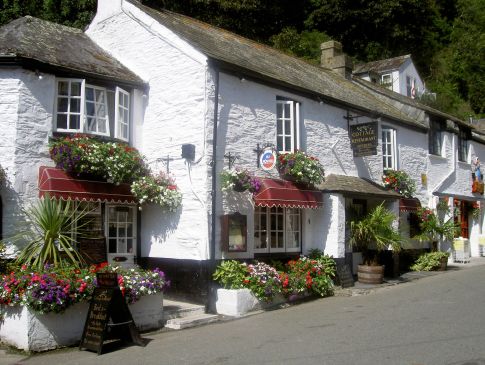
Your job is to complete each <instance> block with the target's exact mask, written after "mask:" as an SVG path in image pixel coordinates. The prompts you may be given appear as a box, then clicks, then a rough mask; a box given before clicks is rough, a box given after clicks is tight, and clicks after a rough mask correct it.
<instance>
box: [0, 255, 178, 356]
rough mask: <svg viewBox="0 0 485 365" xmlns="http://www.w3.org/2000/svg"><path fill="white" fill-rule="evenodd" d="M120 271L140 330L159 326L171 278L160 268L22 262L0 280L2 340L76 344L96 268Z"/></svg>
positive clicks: (27, 346)
mask: <svg viewBox="0 0 485 365" xmlns="http://www.w3.org/2000/svg"><path fill="white" fill-rule="evenodd" d="M98 271H111V272H117V273H118V282H119V283H120V289H121V291H122V293H123V295H124V296H125V299H126V301H127V302H128V304H129V306H130V312H131V314H132V316H133V319H134V321H135V324H136V325H137V327H138V328H139V329H140V330H148V329H155V328H160V327H161V325H162V319H163V317H162V314H163V312H162V308H163V305H162V304H163V303H162V301H163V291H164V290H165V289H166V288H167V287H168V285H169V282H168V281H167V280H166V279H165V276H164V274H163V272H161V271H160V270H158V269H155V270H153V271H146V270H141V269H130V270H122V269H120V268H119V267H112V266H104V265H103V264H102V265H98V266H91V267H90V268H83V269H78V268H73V267H54V266H49V265H47V266H46V267H45V268H44V270H43V271H41V272H40V271H37V270H33V269H31V268H28V267H26V266H22V267H21V268H19V269H18V270H16V271H15V272H11V273H10V274H8V275H4V276H3V277H2V278H1V284H0V309H1V314H2V323H1V326H0V340H1V341H2V342H3V343H7V344H9V345H12V346H14V347H16V348H18V349H21V350H25V351H46V350H50V349H54V348H58V347H61V346H69V345H74V344H76V343H79V341H80V339H81V335H82V331H83V328H84V323H85V320H86V316H87V312H88V308H89V300H90V299H91V296H92V294H93V291H94V288H95V286H96V272H98Z"/></svg>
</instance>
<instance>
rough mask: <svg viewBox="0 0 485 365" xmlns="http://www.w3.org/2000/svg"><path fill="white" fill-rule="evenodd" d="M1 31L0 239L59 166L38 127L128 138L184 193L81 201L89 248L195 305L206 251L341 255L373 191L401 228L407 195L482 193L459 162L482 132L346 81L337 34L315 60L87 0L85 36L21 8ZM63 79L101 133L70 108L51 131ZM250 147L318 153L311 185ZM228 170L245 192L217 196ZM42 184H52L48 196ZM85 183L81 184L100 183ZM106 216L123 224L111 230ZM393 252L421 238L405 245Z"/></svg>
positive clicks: (477, 146)
mask: <svg viewBox="0 0 485 365" xmlns="http://www.w3.org/2000/svg"><path fill="white" fill-rule="evenodd" d="M28 29H30V30H28ZM1 32H3V33H1ZM49 32H52V33H49ZM0 34H6V35H8V34H13V35H17V36H18V37H19V38H16V39H12V40H10V41H9V38H4V39H7V41H6V42H3V43H2V42H1V41H0V55H1V57H0V85H2V88H1V90H2V93H1V94H0V111H1V115H2V117H1V118H0V128H1V130H2V133H4V135H5V137H6V138H3V141H4V143H2V144H1V145H0V152H1V153H0V165H1V166H3V167H4V168H6V170H7V174H8V184H7V185H6V186H4V187H2V188H1V190H0V192H1V198H2V211H3V217H2V227H3V228H2V229H3V233H4V235H5V236H8V235H9V234H10V233H12V232H14V231H15V221H16V220H18V219H21V218H20V216H19V214H20V213H19V207H20V206H24V205H26V204H28V203H31V202H33V201H34V200H35V199H36V198H37V197H38V195H39V185H38V181H39V178H40V176H39V174H40V173H42V172H43V171H44V170H45V168H41V167H42V166H47V169H48V171H49V172H50V174H51V175H52V176H54V175H55V174H56V173H59V171H56V169H54V168H53V165H54V164H53V162H52V161H50V159H49V155H48V150H47V143H48V140H49V138H52V137H53V136H56V135H63V134H69V133H74V132H83V133H88V134H93V135H97V136H99V135H102V136H101V138H105V139H114V140H123V141H128V142H129V143H130V144H131V145H132V146H134V147H136V148H137V149H138V150H140V151H141V152H142V154H143V155H145V156H146V159H147V161H148V162H149V163H150V166H151V167H152V169H153V170H156V169H163V170H166V169H168V170H169V172H170V174H171V175H172V176H174V178H175V179H176V182H177V185H178V186H179V188H180V189H181V192H182V193H183V202H182V206H181V208H180V209H179V210H178V211H176V212H167V211H163V210H162V209H161V208H158V207H156V206H146V205H144V206H143V209H142V210H141V211H140V210H137V209H136V206H137V204H136V201H134V200H133V199H132V197H131V198H130V197H129V193H127V192H126V191H116V192H114V193H116V198H112V197H111V196H110V195H106V194H105V195H103V196H101V197H98V198H97V197H94V198H93V197H91V196H90V197H89V199H90V200H91V201H92V202H93V204H98V206H99V209H98V213H97V219H98V220H99V222H100V224H99V227H100V240H99V242H98V246H97V247H103V248H102V250H101V251H102V252H101V254H102V253H103V252H106V256H105V257H106V258H107V259H108V260H113V259H114V258H119V257H120V256H121V257H126V258H127V262H128V263H129V262H134V261H135V260H136V262H138V263H139V264H141V265H144V266H147V267H155V266H158V267H161V268H163V270H164V271H166V273H167V276H168V277H169V278H170V279H171V280H172V283H173V290H174V292H180V293H184V294H187V295H190V296H191V297H192V299H196V300H198V301H201V302H206V300H207V299H208V296H209V294H210V292H211V290H210V287H211V286H210V282H211V280H210V277H211V272H212V270H213V268H214V266H215V264H216V263H217V260H220V259H227V258H236V259H246V260H251V259H271V258H274V259H278V258H280V259H283V258H289V257H295V256H298V255H300V254H305V253H307V252H308V251H309V250H310V249H312V248H318V249H321V250H324V251H325V253H328V254H330V255H333V257H335V258H336V259H337V260H338V261H339V262H341V263H344V262H347V263H349V264H350V263H351V262H352V248H351V247H349V245H348V243H347V240H348V237H347V229H346V228H347V223H348V221H349V217H352V214H353V213H355V212H361V213H362V212H364V211H365V210H368V209H370V208H372V207H373V206H375V205H377V204H379V203H381V202H382V201H384V202H385V203H386V206H387V207H388V208H390V209H392V210H393V211H394V212H396V213H400V227H401V231H402V232H403V235H405V236H409V235H410V230H412V227H411V228H410V226H412V225H413V224H414V223H413V220H412V219H410V218H409V217H410V215H412V214H411V213H413V212H414V211H415V210H416V206H417V204H418V203H417V201H419V202H420V204H422V205H429V206H431V207H434V206H435V205H436V203H437V200H438V197H445V196H446V197H449V202H450V205H453V204H454V202H459V203H460V204H462V203H461V202H471V201H477V200H481V199H482V196H481V195H477V194H473V193H472V192H471V185H472V179H471V174H470V161H471V158H472V156H473V155H476V156H480V157H482V156H484V155H485V151H484V150H483V148H484V144H483V143H484V139H483V137H482V136H481V135H479V134H477V132H475V131H474V128H473V127H472V126H471V125H468V124H467V123H465V122H463V121H460V120H458V119H456V118H453V117H452V116H449V115H446V114H443V113H441V112H438V111H436V110H433V109H431V108H428V107H425V106H423V105H420V104H418V103H417V102H415V101H414V100H411V99H409V98H405V99H406V100H403V99H401V98H399V97H394V96H392V95H389V94H388V93H387V90H384V91H383V90H382V88H380V87H378V86H376V85H375V84H372V83H370V82H366V81H364V80H361V79H357V78H355V79H353V78H352V77H351V73H352V70H351V67H350V65H351V63H350V62H349V61H348V58H347V57H346V56H345V55H343V54H342V53H341V46H340V45H339V44H338V43H336V42H330V43H327V44H325V45H324V46H322V49H328V50H330V51H331V52H330V53H329V54H326V55H325V57H322V60H323V58H325V60H326V61H325V63H324V64H323V67H318V66H314V65H310V64H308V63H306V62H304V61H301V60H299V59H296V58H294V57H290V56H287V55H285V54H283V53H281V52H279V51H277V50H274V49H272V48H270V47H267V46H264V45H261V44H258V43H255V42H253V41H250V40H248V39H245V38H242V37H240V36H237V35H235V34H232V33H230V32H227V31H224V30H222V29H219V28H216V27H213V26H210V25H208V24H205V23H202V22H199V21H196V20H194V19H191V18H189V17H186V16H182V15H179V14H175V13H172V12H168V11H155V10H153V9H150V8H148V7H146V6H143V5H141V4H140V3H138V2H137V1H135V0H99V1H98V12H97V14H96V16H95V18H94V19H93V21H92V23H91V24H90V26H89V28H88V29H87V30H86V32H85V34H83V33H81V32H79V31H77V30H73V29H70V28H66V27H62V26H59V25H54V24H52V23H47V22H44V21H40V20H38V19H33V18H29V17H26V18H22V19H19V20H16V21H14V22H12V23H10V24H8V25H6V26H4V27H3V28H2V30H0ZM23 37H27V38H25V39H26V40H25V41H24V40H23V39H24V38H23ZM66 37H67V38H66ZM70 37H77V38H75V39H73V38H70ZM13 40H15V42H16V43H13ZM66 44H70V46H69V48H68V49H67V50H66V49H65V48H63V47H65V46H66ZM13 45H16V46H13ZM20 45H22V47H20ZM66 53H67V54H66ZM64 57H65V58H64ZM71 61H72V62H71ZM99 63H102V65H100V64H99ZM332 69H333V70H332ZM335 71H336V72H335ZM68 87H69V88H70V90H78V91H77V94H75V95H74V94H71V95H70V96H69V97H70V98H71V99H76V100H79V101H80V105H85V103H88V102H89V100H88V97H87V90H89V89H96V90H98V91H100V92H101V93H105V95H106V99H107V109H108V110H109V111H110V113H111V114H110V115H109V118H108V119H106V123H108V122H109V124H106V125H105V128H104V129H103V130H104V133H99V130H97V131H94V130H90V129H89V128H88V126H87V125H84V124H83V122H82V120H83V119H82V118H83V117H84V116H83V115H82V113H78V114H77V116H79V118H80V119H79V120H80V121H81V122H78V123H77V124H76V123H74V124H73V125H71V124H69V127H66V123H65V122H64V121H63V119H62V118H63V117H60V115H65V113H64V114H63V110H61V109H59V99H60V98H61V96H62V97H64V95H63V94H62V95H61V90H64V89H65V88H68ZM79 90H83V91H79ZM71 92H72V93H74V91H71ZM74 96H76V98H75V97H74ZM122 96H126V98H124V99H123V97H122ZM71 99H70V101H72V100H71ZM76 102H77V101H76ZM110 103H111V104H110ZM120 103H121V104H123V105H120ZM56 105H57V108H56ZM120 107H124V108H125V110H128V113H126V114H129V118H128V119H124V120H121V121H120V120H118V119H117V117H119V113H116V110H117V109H118V108H120ZM119 123H124V124H125V125H127V128H125V129H123V130H124V131H126V134H119V132H117V131H119V130H120V129H119V128H117V127H116V126H117V125H119ZM365 123H371V124H372V125H373V126H375V127H376V128H377V134H376V135H375V137H376V138H377V142H378V143H377V149H376V152H375V154H373V155H369V156H365V157H354V154H353V150H352V147H351V143H350V138H349V130H350V128H351V127H352V126H355V125H361V124H365ZM108 130H109V132H108ZM263 146H272V148H273V149H274V150H276V151H277V152H279V153H285V152H291V151H295V150H297V149H301V150H304V151H306V152H307V153H308V154H310V155H312V156H315V157H317V158H318V159H319V160H320V162H321V163H322V165H323V166H324V168H325V173H326V181H325V183H324V184H322V186H319V187H317V188H314V189H304V188H301V187H300V186H298V185H295V184H293V183H291V182H289V181H285V180H282V179H281V177H280V176H279V175H278V173H277V171H276V170H275V169H272V170H269V171H266V170H263V168H262V166H260V163H259V157H260V154H259V153H260V152H261V151H260V150H261V148H262V147H263ZM182 151H184V152H182ZM187 151H188V152H187ZM234 157H236V159H233V158H234ZM229 165H231V167H232V168H236V167H237V168H242V169H247V170H249V171H250V172H251V173H252V174H254V175H256V176H258V177H260V178H261V179H262V184H263V189H262V190H261V191H260V193H258V194H255V195H254V196H253V195H252V194H250V193H248V192H244V193H238V192H224V193H223V192H222V191H221V188H220V172H221V171H222V170H223V169H227V168H229ZM384 169H401V170H404V171H406V172H407V173H408V174H409V175H410V176H411V177H412V178H413V179H414V180H415V181H416V183H417V192H416V198H417V200H413V201H411V202H410V201H409V200H405V199H402V197H401V196H400V195H398V194H397V193H394V192H390V191H387V190H385V189H383V188H382V186H381V177H382V173H383V170H384ZM52 176H51V177H52ZM66 178H67V179H69V177H66ZM54 180H55V179H54ZM52 184H53V185H52V186H51V187H52V189H51V190H52V193H53V194H54V195H56V194H57V195H59V194H61V192H60V191H56V186H55V183H52ZM96 186H97V187H96V188H93V190H100V189H101V190H102V188H101V187H100V186H99V185H96ZM87 189H88V188H87ZM41 190H42V189H41ZM88 190H89V189H88ZM103 191H104V190H103ZM87 193H93V194H94V193H96V191H91V192H90V191H88V192H87ZM72 196H73V198H74V199H78V200H82V199H83V198H82V196H79V194H78V193H75V192H73V193H72ZM120 196H121V197H120ZM453 198H456V199H458V200H456V201H455V200H454V199H453ZM463 206H464V207H468V205H467V204H465V203H463ZM466 209H467V208H464V209H463V210H462V211H463V212H464V213H463V217H464V218H462V220H463V222H466V227H464V228H466V230H464V231H463V232H464V234H466V235H468V236H469V237H470V239H471V240H472V241H473V242H475V243H474V244H475V245H476V246H477V244H478V243H477V242H478V235H479V234H480V233H481V227H482V217H483V215H481V216H480V219H479V220H474V219H472V217H471V215H470V214H466ZM112 227H117V228H120V227H123V228H126V227H128V228H130V229H123V230H120V229H117V230H115V231H116V232H117V234H116V235H112V234H111V233H110V232H111V231H110V228H112ZM231 230H233V231H231ZM234 230H236V231H237V233H236V232H234ZM120 232H122V233H120ZM128 232H129V233H128ZM233 239H236V240H237V244H234V245H233V244H232V243H231V242H230V241H231V240H233ZM128 241H129V242H130V243H131V246H130V249H127V246H126V245H125V243H126V242H128ZM228 241H229V242H228ZM120 242H122V243H123V244H119V243H120ZM111 243H113V244H112V245H111ZM99 245H101V246H99ZM91 246H92V243H91ZM444 247H445V246H444ZM472 247H475V246H473V245H472ZM477 247H478V246H477ZM408 248H423V246H422V245H421V244H420V243H418V242H410V243H409V247H408ZM445 248H446V247H445ZM103 250H104V251H103ZM111 251H114V252H111ZM474 252H475V251H474ZM98 253H99V252H98ZM475 254H477V253H476V252H475Z"/></svg>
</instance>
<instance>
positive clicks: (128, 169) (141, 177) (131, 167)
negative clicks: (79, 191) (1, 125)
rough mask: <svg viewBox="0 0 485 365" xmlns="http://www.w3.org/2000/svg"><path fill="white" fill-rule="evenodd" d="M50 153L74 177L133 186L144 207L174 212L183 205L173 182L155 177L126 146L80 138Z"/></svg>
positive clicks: (56, 144)
mask: <svg viewBox="0 0 485 365" xmlns="http://www.w3.org/2000/svg"><path fill="white" fill-rule="evenodd" d="M49 152H50V155H51V158H52V160H54V162H55V163H56V167H57V168H59V169H62V170H64V171H66V172H67V173H69V174H70V175H72V176H74V177H82V178H86V179H89V180H102V181H106V182H109V183H113V184H115V185H119V184H121V183H129V184H131V191H132V193H133V194H134V196H135V197H136V198H137V199H138V200H139V202H140V204H144V203H155V204H159V205H160V206H162V207H164V208H168V209H169V210H170V211H174V210H175V209H176V208H177V207H178V206H180V204H181V202H182V194H181V193H180V191H179V190H178V189H177V186H176V185H175V183H174V181H173V179H171V178H170V177H168V176H165V175H164V174H163V173H159V174H158V175H153V174H152V172H151V171H150V169H149V168H148V166H147V164H146V163H145V161H144V158H143V156H142V155H141V154H140V153H139V152H138V150H137V149H136V148H133V147H130V146H128V145H127V144H125V143H117V142H103V141H100V140H98V139H95V138H91V137H88V136H84V135H80V134H77V135H75V136H74V137H65V138H62V139H59V140H55V141H53V142H51V143H50V146H49Z"/></svg>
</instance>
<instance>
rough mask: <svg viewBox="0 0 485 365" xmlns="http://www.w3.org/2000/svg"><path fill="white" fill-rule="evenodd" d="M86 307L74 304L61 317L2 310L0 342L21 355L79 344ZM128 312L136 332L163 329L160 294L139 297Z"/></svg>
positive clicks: (18, 309) (26, 310)
mask: <svg viewBox="0 0 485 365" xmlns="http://www.w3.org/2000/svg"><path fill="white" fill-rule="evenodd" d="M88 308H89V303H87V302H83V303H76V304H75V305H73V306H72V307H69V308H68V309H67V310H66V311H65V312H64V313H48V314H37V313H35V312H33V311H32V310H30V309H29V308H27V307H25V306H15V307H8V306H2V307H1V313H2V314H3V319H2V321H1V322H0V341H1V342H2V343H4V344H7V345H10V346H14V347H16V348H18V349H20V350H24V351H36V352H39V351H47V350H52V349H55V348H59V347H64V346H72V345H76V344H79V342H80V341H81V337H82V333H83V330H84V324H85V322H86V316H87V314H88ZM129 309H130V312H131V315H132V317H133V320H134V321H135V324H136V326H137V328H138V329H139V330H140V331H146V330H152V329H156V328H160V327H162V326H163V294H162V293H158V294H155V295H147V296H143V297H141V299H140V300H139V301H137V302H136V303H133V304H130V305H129Z"/></svg>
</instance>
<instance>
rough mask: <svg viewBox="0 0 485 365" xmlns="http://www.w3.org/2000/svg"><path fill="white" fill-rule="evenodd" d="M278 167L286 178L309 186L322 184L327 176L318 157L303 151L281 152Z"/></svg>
mask: <svg viewBox="0 0 485 365" xmlns="http://www.w3.org/2000/svg"><path fill="white" fill-rule="evenodd" d="M277 168H278V171H279V173H280V175H281V176H282V177H283V178H284V179H286V180H291V181H294V182H296V183H300V184H304V185H307V186H313V185H318V184H321V183H322V182H323V180H324V177H325V171H324V169H323V166H322V165H321V164H320V162H319V161H318V159H317V158H316V157H312V156H309V155H307V154H306V153H305V152H303V151H296V152H292V153H285V154H280V155H279V156H278V160H277Z"/></svg>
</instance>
